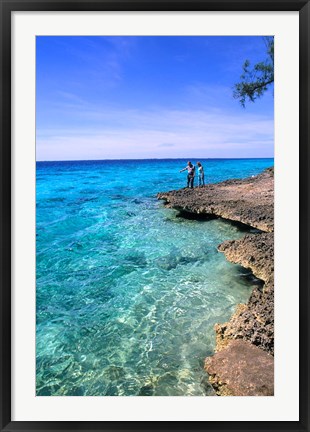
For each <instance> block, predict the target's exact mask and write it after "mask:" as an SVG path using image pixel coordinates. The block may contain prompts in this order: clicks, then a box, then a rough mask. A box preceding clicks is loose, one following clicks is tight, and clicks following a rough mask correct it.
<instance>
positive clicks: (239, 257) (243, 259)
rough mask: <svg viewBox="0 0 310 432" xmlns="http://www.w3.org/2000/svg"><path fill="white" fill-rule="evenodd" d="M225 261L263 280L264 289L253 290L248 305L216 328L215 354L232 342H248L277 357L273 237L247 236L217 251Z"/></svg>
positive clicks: (267, 235)
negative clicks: (237, 265) (236, 340)
mask: <svg viewBox="0 0 310 432" xmlns="http://www.w3.org/2000/svg"><path fill="white" fill-rule="evenodd" d="M218 249H219V251H221V252H224V254H225V256H226V258H227V259H228V260H229V261H231V262H233V263H237V264H240V265H242V266H243V267H245V268H248V269H250V270H252V272H253V274H254V275H255V276H256V277H257V278H259V279H262V280H263V281H264V282H265V284H264V286H263V288H260V287H256V288H254V290H253V292H252V294H251V296H250V299H249V301H248V303H247V304H246V305H239V306H238V307H237V310H236V312H235V313H234V315H233V316H232V317H231V318H230V320H229V322H227V323H224V324H217V325H216V326H215V332H216V351H220V350H221V349H223V348H224V347H226V346H227V345H228V344H229V342H230V340H231V339H245V340H248V341H249V342H251V343H252V344H254V345H256V346H259V347H260V348H261V349H263V350H264V351H266V352H268V353H270V354H272V355H273V353H274V264H273V263H274V241H273V233H262V234H248V235H246V236H244V237H243V238H241V239H240V240H229V241H226V242H224V243H222V244H221V245H220V246H219V247H218Z"/></svg>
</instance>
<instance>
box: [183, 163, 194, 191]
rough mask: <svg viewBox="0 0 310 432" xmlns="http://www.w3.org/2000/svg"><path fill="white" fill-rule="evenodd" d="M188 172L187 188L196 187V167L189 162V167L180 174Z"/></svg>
mask: <svg viewBox="0 0 310 432" xmlns="http://www.w3.org/2000/svg"><path fill="white" fill-rule="evenodd" d="M185 170H187V187H191V188H193V187H194V178H195V166H194V165H193V164H192V163H191V162H190V161H188V162H187V166H186V167H185V168H183V169H181V171H180V172H183V171H185Z"/></svg>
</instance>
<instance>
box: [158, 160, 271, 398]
mask: <svg viewBox="0 0 310 432" xmlns="http://www.w3.org/2000/svg"><path fill="white" fill-rule="evenodd" d="M157 198H158V199H161V200H164V202H165V205H167V206H168V207H170V208H174V209H176V210H179V211H180V212H181V214H182V213H183V214H184V215H186V214H187V215H191V217H197V218H201V217H205V218H208V217H221V218H224V219H228V220H231V221H234V222H238V223H242V224H245V225H247V226H249V227H252V228H255V229H256V230H257V232H255V233H254V234H252V233H251V234H246V235H245V236H244V237H242V238H241V239H239V240H233V239H232V240H228V241H225V242H224V243H222V244H220V245H219V246H218V250H219V251H220V252H223V253H224V254H225V256H226V258H227V259H228V260H229V261H231V262H233V263H238V264H240V265H242V266H243V267H245V268H247V269H250V270H251V271H252V272H253V274H254V275H255V276H256V277H257V278H259V279H261V280H262V281H263V282H264V284H263V286H262V287H255V288H254V290H253V292H252V294H251V297H250V299H249V301H248V303H247V304H241V305H238V306H237V308H236V311H235V313H234V314H233V316H232V317H231V318H230V320H229V321H228V322H227V323H219V324H217V325H216V326H215V332H216V348H215V354H214V355H213V356H211V357H208V358H207V359H206V361H205V369H206V371H207V372H208V374H209V380H210V382H211V384H212V386H213V388H214V389H215V391H216V393H217V394H218V395H235V396H259V395H264V396H269V395H273V394H274V384H273V376H274V375H273V366H274V362H273V354H274V236H273V231H274V170H273V168H268V169H267V170H265V171H264V172H263V173H262V174H259V175H257V176H254V177H251V178H247V179H243V180H238V179H236V180H227V181H225V182H222V183H217V184H211V185H207V186H205V187H204V188H194V189H181V190H178V191H170V192H166V193H159V194H158V195H157ZM258 230H259V231H258Z"/></svg>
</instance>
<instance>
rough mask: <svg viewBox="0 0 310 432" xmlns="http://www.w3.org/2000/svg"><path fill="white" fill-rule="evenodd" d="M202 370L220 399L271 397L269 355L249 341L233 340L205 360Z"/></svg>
mask: <svg viewBox="0 0 310 432" xmlns="http://www.w3.org/2000/svg"><path fill="white" fill-rule="evenodd" d="M205 368H206V370H207V372H208V373H209V379H210V382H211V383H212V385H213V388H214V389H215V391H216V393H217V394H218V395H220V396H273V394H274V390H273V381H274V364H273V357H272V356H271V355H270V354H267V353H266V352H264V351H262V350H260V349H259V348H257V347H255V346H254V345H252V344H250V343H249V342H245V341H242V340H238V341H233V342H231V343H230V345H229V346H228V347H227V348H226V349H224V350H222V351H220V352H218V353H216V354H215V355H214V356H212V357H208V358H207V359H206V361H205Z"/></svg>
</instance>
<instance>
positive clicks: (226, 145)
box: [36, 36, 274, 160]
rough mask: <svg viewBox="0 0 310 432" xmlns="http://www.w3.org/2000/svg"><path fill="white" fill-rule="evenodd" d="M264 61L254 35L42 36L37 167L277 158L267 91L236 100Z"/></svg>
mask: <svg viewBox="0 0 310 432" xmlns="http://www.w3.org/2000/svg"><path fill="white" fill-rule="evenodd" d="M265 58H266V49H265V45H264V41H263V39H262V37H256V36H249V37H248V36H240V37H232V36H229V37H225V36H222V37H216V36H203V37H198V36H190V37H187V36H172V37H171V36H167V37H166V36H151V37H147V36H142V37H139V36H137V37H131V36H111V37H103V36H102V37H101V36H100V37H98V36H94V37H89V36H86V37H80V36H72V37H68V36H38V37H37V40H36V98H37V100H36V151H37V160H86V159H146V158H183V157H184V158H188V157H192V158H193V157H199V158H239V157H241V158H245V157H273V152H274V139H273V134H274V111H273V106H274V100H273V89H270V90H269V91H268V92H267V93H266V94H265V95H264V96H263V97H262V98H261V99H259V100H257V101H256V102H255V103H254V104H253V103H252V104H251V103H248V104H247V105H246V108H245V109H244V108H242V107H241V106H240V104H239V102H238V101H237V100H235V99H233V96H232V93H233V92H232V88H233V85H234V83H236V82H237V81H238V80H239V77H240V75H241V72H242V64H243V63H244V61H245V59H249V60H250V61H251V63H253V64H254V63H255V62H257V61H261V60H264V59H265Z"/></svg>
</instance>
